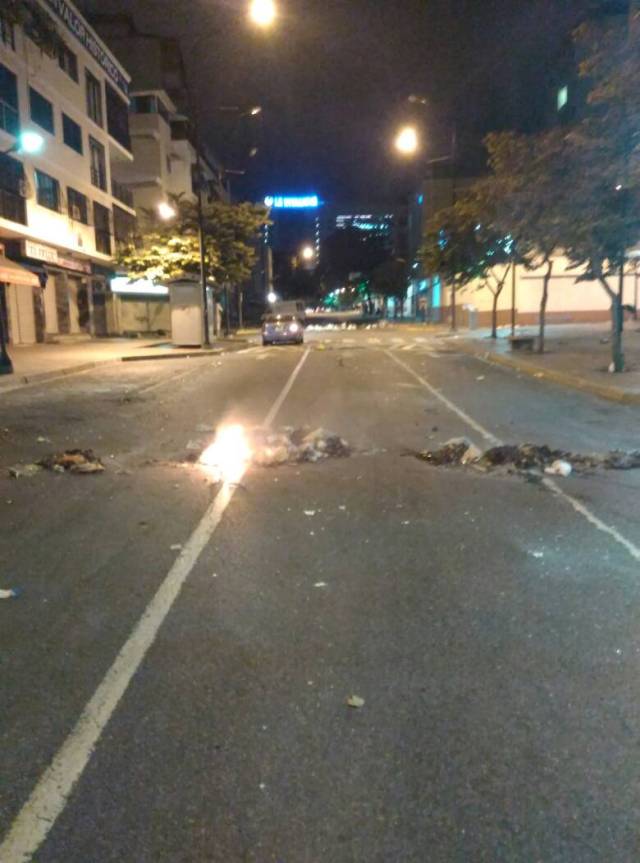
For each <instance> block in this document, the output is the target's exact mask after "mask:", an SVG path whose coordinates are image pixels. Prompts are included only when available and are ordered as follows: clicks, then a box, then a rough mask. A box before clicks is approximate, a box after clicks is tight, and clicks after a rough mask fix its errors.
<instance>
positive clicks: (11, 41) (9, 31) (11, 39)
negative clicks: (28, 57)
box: [0, 18, 16, 51]
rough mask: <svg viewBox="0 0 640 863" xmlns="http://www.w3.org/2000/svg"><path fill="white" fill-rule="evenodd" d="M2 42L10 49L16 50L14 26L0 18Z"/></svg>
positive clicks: (0, 40) (0, 39) (0, 38)
mask: <svg viewBox="0 0 640 863" xmlns="http://www.w3.org/2000/svg"><path fill="white" fill-rule="evenodd" d="M0 42H1V43H2V44H3V45H7V46H8V47H9V48H13V50H14V51H15V50H16V33H15V28H14V26H13V24H12V23H11V22H10V21H6V20H5V19H4V18H0Z"/></svg>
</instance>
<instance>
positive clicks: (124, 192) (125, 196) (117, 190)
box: [111, 180, 133, 209]
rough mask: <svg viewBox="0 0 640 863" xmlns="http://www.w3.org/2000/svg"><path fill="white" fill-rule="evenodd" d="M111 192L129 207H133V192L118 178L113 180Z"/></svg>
mask: <svg viewBox="0 0 640 863" xmlns="http://www.w3.org/2000/svg"><path fill="white" fill-rule="evenodd" d="M111 194H112V195H113V197H114V198H117V199H118V201H122V203H123V204H126V205H127V207H131V208H132V209H133V192H132V191H131V189H129V188H128V187H127V186H125V185H123V184H122V183H119V182H118V181H117V180H111Z"/></svg>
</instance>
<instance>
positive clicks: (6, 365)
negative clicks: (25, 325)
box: [0, 282, 13, 375]
mask: <svg viewBox="0 0 640 863" xmlns="http://www.w3.org/2000/svg"><path fill="white" fill-rule="evenodd" d="M7 322H8V315H7V299H6V285H5V283H4V282H0V375H10V374H11V373H12V372H13V363H12V362H11V357H10V356H9V354H8V352H7V341H8V339H9V337H8V328H7Z"/></svg>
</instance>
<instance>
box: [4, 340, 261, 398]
mask: <svg viewBox="0 0 640 863" xmlns="http://www.w3.org/2000/svg"><path fill="white" fill-rule="evenodd" d="M246 344H247V342H246V341H245V340H244V339H229V340H226V341H221V342H216V343H215V344H214V345H212V347H211V348H206V349H203V348H193V349H191V348H176V347H174V346H173V345H172V344H171V343H170V342H167V341H159V340H158V339H123V338H113V339H95V340H92V341H84V342H78V343H77V344H69V343H63V344H39V345H29V346H28V347H24V346H12V347H10V349H9V355H10V356H11V361H12V362H13V374H11V375H3V376H2V377H0V394H1V393H3V392H6V391H8V390H14V389H17V388H19V387H21V386H26V385H28V384H34V383H39V382H44V381H47V380H52V379H54V378H59V377H64V376H65V375H72V374H77V373H78V372H83V371H88V370H89V369H92V368H95V367H96V366H101V365H104V364H106V363H113V362H119V361H125V362H134V361H136V360H169V359H180V358H186V357H202V356H210V355H212V354H219V353H222V352H223V351H229V350H238V349H240V348H243V347H245V346H246Z"/></svg>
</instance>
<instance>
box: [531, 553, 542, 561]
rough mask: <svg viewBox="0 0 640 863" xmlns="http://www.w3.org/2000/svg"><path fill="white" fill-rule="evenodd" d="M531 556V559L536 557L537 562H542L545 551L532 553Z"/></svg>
mask: <svg viewBox="0 0 640 863" xmlns="http://www.w3.org/2000/svg"><path fill="white" fill-rule="evenodd" d="M529 554H530V555H531V557H535V559H536V560H542V558H543V557H544V551H530V552H529Z"/></svg>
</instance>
